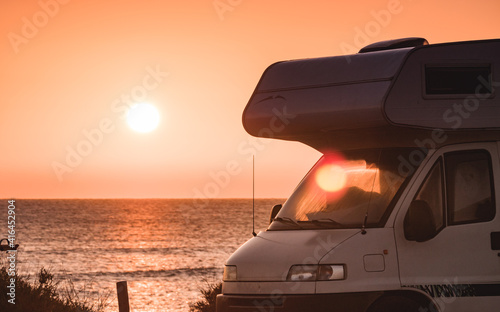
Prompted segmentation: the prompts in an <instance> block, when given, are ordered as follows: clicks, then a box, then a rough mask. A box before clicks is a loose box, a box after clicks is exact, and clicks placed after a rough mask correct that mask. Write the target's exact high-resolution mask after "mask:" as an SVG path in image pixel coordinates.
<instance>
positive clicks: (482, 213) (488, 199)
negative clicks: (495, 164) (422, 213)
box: [445, 150, 495, 224]
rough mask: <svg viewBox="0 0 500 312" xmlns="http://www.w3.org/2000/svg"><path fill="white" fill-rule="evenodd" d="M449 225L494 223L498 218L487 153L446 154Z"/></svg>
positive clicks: (489, 160)
mask: <svg viewBox="0 0 500 312" xmlns="http://www.w3.org/2000/svg"><path fill="white" fill-rule="evenodd" d="M445 162H446V192H447V200H448V223H449V224H463V223H472V222H482V221H490V220H492V219H493V217H494V216H495V201H494V192H493V190H494V188H493V178H492V168H491V158H490V155H489V153H488V152H487V151H485V150H474V151H466V152H454V153H447V154H445Z"/></svg>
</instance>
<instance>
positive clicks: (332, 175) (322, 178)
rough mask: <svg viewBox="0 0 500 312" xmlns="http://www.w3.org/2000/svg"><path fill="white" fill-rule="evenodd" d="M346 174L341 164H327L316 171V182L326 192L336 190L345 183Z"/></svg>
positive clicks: (341, 187)
mask: <svg viewBox="0 0 500 312" xmlns="http://www.w3.org/2000/svg"><path fill="white" fill-rule="evenodd" d="M346 179H347V175H346V172H345V170H344V168H342V167H341V166H339V165H337V164H328V165H325V166H323V167H322V168H320V169H319V170H318V171H317V172H316V183H317V184H318V185H319V187H321V188H322V189H323V190H325V191H327V192H338V191H340V190H342V189H343V188H344V186H345V184H346Z"/></svg>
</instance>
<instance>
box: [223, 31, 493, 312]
mask: <svg viewBox="0 0 500 312" xmlns="http://www.w3.org/2000/svg"><path fill="white" fill-rule="evenodd" d="M499 91H500V40H482V41H469V42H454V43H446V44H434V45H429V44H428V43H427V41H426V40H425V39H423V38H406V39H398V40H390V41H384V42H378V43H375V44H372V45H369V46H367V47H365V48H363V49H362V50H361V51H360V52H359V53H357V54H355V55H349V56H337V57H326V58H317V59H305V60H296V61H285V62H279V63H276V64H273V65H271V66H270V67H269V68H268V69H267V70H266V71H265V72H264V74H263V75H262V78H261V79H260V82H259V83H258V85H257V87H256V89H255V92H254V93H253V95H252V97H251V99H250V101H249V103H248V105H247V106H246V108H245V111H244V113H243V125H244V127H245V129H246V130H247V132H248V133H250V134H251V135H254V136H258V137H271V138H275V139H283V140H293V141H300V142H303V143H305V144H307V145H309V146H311V147H312V148H315V149H317V150H319V151H321V152H322V153H323V154H324V155H323V157H322V158H321V159H320V160H319V161H318V162H317V163H316V165H314V167H313V168H312V169H311V171H310V172H309V173H308V174H307V175H306V176H305V177H304V179H303V180H302V181H301V182H300V184H299V185H298V186H297V188H296V189H295V191H294V192H293V194H292V195H291V196H290V198H289V199H288V200H287V201H286V202H285V203H284V204H283V205H282V206H281V205H277V206H275V207H274V208H273V209H272V212H271V220H270V221H271V222H270V225H269V228H268V229H267V230H266V231H264V232H260V233H259V234H258V235H256V236H255V237H253V238H251V239H250V240H249V241H248V242H246V243H245V244H244V245H243V246H241V247H240V248H239V249H238V250H237V251H236V252H235V253H234V254H233V255H232V256H231V257H230V258H229V259H228V260H227V263H226V265H225V270H224V278H223V281H224V282H223V288H222V294H221V295H219V296H218V297H217V311H218V312H225V311H345V312H358V311H359V312H366V311H368V312H379V311H385V312H396V311H397V312H425V311H441V312H443V311H446V312H448V311H450V312H452V311H455V312H458V311H464V312H465V311H467V312H471V311H481V312H487V311H488V312H494V311H495V312H498V311H500V211H499V208H498V207H500V94H498V93H499ZM284 157H293V155H284ZM297 161H300V160H299V159H297Z"/></svg>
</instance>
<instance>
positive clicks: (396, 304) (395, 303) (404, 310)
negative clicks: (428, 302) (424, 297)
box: [368, 296, 430, 312]
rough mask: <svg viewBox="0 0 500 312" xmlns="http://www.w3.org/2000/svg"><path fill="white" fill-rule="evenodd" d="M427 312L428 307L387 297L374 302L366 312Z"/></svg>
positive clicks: (403, 298)
mask: <svg viewBox="0 0 500 312" xmlns="http://www.w3.org/2000/svg"><path fill="white" fill-rule="evenodd" d="M421 311H429V312H430V310H429V306H425V305H423V304H420V303H419V302H417V301H415V300H413V299H410V298H405V297H399V296H387V297H382V298H380V299H378V300H377V301H375V302H374V303H373V304H372V306H371V307H370V308H369V309H368V312H421Z"/></svg>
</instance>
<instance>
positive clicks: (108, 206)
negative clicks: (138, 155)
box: [2, 198, 284, 312]
mask: <svg viewBox="0 0 500 312" xmlns="http://www.w3.org/2000/svg"><path fill="white" fill-rule="evenodd" d="M15 201H16V243H17V244H19V245H20V246H19V249H18V256H17V263H16V265H17V268H18V271H19V273H20V274H21V275H30V276H31V277H33V276H35V274H36V273H37V272H38V271H39V270H40V268H42V267H43V268H46V269H48V270H49V271H50V272H51V273H53V274H54V276H55V277H56V279H58V280H71V282H72V283H73V284H74V286H75V288H76V290H77V291H79V296H81V297H82V298H86V299H90V300H97V299H98V298H99V297H103V296H104V295H106V294H109V304H108V306H107V309H106V310H105V311H106V312H108V311H109V312H111V311H117V309H118V307H117V299H116V282H118V281H127V283H128V291H129V298H130V307H131V311H134V312H135V311H137V312H142V311H144V312H146V311H188V310H189V305H190V304H193V303H194V302H196V301H197V300H199V299H201V293H200V289H203V288H206V286H207V284H208V283H216V282H219V281H220V280H221V279H222V272H223V266H224V262H225V261H226V259H227V258H228V257H229V256H230V255H231V254H232V253H233V252H234V251H235V250H236V249H237V248H238V247H239V246H240V245H241V244H243V243H244V242H246V241H247V240H248V239H249V238H251V237H252V234H251V233H252V199H251V198H227V199H208V200H203V199H200V200H198V199H192V198H190V199H179V198H169V199H150V198H148V199H146V198H139V199H137V198H130V199H123V198H118V199H116V198H108V199H104V198H92V199H82V198H79V199H68V198H63V199H15ZM283 202H284V199H255V229H256V231H257V232H258V231H261V230H265V229H266V228H267V223H268V220H269V213H270V210H271V208H272V206H273V205H274V204H279V203H283ZM5 203H7V200H5ZM6 210H7V205H5V211H4V213H3V214H4V216H5V218H6V216H7V215H6ZM5 258H6V257H5V256H2V261H3V262H4V263H5Z"/></svg>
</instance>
